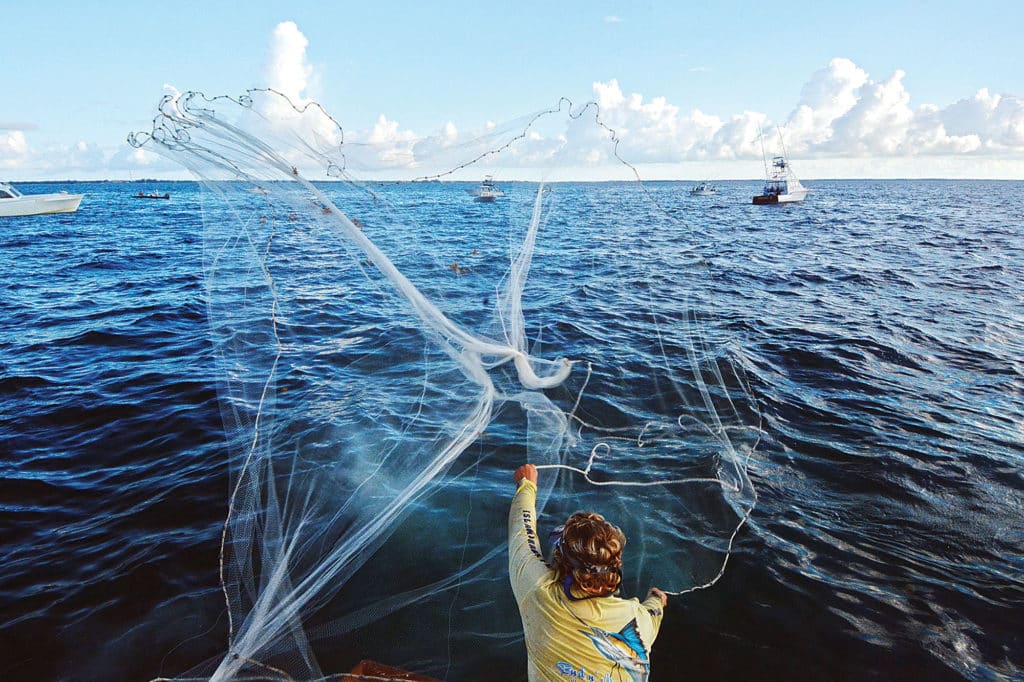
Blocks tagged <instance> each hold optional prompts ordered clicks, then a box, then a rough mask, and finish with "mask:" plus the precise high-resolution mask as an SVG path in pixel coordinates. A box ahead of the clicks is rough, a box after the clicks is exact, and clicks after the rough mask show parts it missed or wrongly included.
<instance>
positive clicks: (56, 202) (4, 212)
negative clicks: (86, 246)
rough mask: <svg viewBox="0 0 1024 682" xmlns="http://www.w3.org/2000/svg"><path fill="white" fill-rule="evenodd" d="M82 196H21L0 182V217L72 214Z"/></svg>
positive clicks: (66, 194)
mask: <svg viewBox="0 0 1024 682" xmlns="http://www.w3.org/2000/svg"><path fill="white" fill-rule="evenodd" d="M84 196H85V195H84V194H68V193H67V192H58V193H56V194H22V193H21V192H19V191H18V190H16V189H14V188H13V187H11V186H10V185H9V184H7V183H6V182H0V217H10V216H20V215H42V214H44V213H74V212H75V211H77V210H78V205H79V204H80V203H82V197H84Z"/></svg>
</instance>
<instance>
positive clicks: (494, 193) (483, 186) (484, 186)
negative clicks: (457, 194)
mask: <svg viewBox="0 0 1024 682" xmlns="http://www.w3.org/2000/svg"><path fill="white" fill-rule="evenodd" d="M471 193H472V194H473V201H483V202H487V203H490V202H492V201H494V200H495V199H497V198H498V197H503V196H505V193H504V192H503V191H502V190H501V188H500V187H498V186H497V185H495V184H494V179H493V178H492V177H491V176H490V175H488V176H487V177H485V178H484V180H483V182H481V183H480V186H479V187H478V188H477V189H475V190H472V191H471Z"/></svg>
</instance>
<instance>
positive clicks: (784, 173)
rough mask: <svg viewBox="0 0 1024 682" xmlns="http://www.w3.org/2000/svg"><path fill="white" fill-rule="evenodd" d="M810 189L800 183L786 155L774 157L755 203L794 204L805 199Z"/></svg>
mask: <svg viewBox="0 0 1024 682" xmlns="http://www.w3.org/2000/svg"><path fill="white" fill-rule="evenodd" d="M808 191H809V190H808V189H807V188H806V187H804V186H803V185H801V184H800V180H799V179H797V177H796V174H794V173H793V171H792V169H791V168H790V167H789V164H788V163H787V162H786V158H785V157H784V156H776V157H773V158H772V170H771V172H770V173H769V175H768V179H767V180H766V181H765V183H764V190H762V191H761V193H760V194H758V195H757V196H755V197H754V203H755V204H792V203H796V202H798V201H803V200H804V198H805V197H806V196H807V192H808Z"/></svg>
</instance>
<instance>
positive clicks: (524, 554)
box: [508, 464, 548, 602]
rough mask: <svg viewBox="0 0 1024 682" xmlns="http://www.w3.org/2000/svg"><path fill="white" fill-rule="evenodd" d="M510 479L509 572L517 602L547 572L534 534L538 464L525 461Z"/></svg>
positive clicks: (535, 532) (535, 531) (538, 541)
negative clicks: (512, 482) (513, 488)
mask: <svg viewBox="0 0 1024 682" xmlns="http://www.w3.org/2000/svg"><path fill="white" fill-rule="evenodd" d="M513 480H515V482H516V485H517V487H516V494H515V497H513V498H512V507H511V508H510V509H509V512H508V575H509V580H510V581H511V582H512V593H513V594H515V596H516V601H517V602H518V601H520V600H521V599H522V597H523V595H524V594H526V592H527V591H529V590H530V589H531V588H532V587H534V586H535V585H536V584H537V583H539V582H540V581H541V579H543V578H544V576H545V575H546V574H547V572H548V567H547V564H545V563H544V555H543V554H542V553H541V549H540V539H539V538H538V537H537V511H536V507H537V467H535V466H533V465H532V464H524V465H523V466H521V467H519V468H518V469H516V472H515V475H514V476H513Z"/></svg>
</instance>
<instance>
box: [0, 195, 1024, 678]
mask: <svg viewBox="0 0 1024 682" xmlns="http://www.w3.org/2000/svg"><path fill="white" fill-rule="evenodd" d="M808 185H809V186H810V188H811V189H812V192H813V193H812V194H811V197H810V199H809V200H808V201H807V202H806V204H804V205H801V206H788V207H755V206H751V205H749V201H750V199H749V197H750V196H751V195H752V193H753V192H754V191H755V189H756V187H757V186H756V184H755V183H740V182H737V183H723V184H722V185H721V193H720V194H719V195H718V196H715V197H690V196H689V195H688V194H687V191H686V190H687V189H688V185H685V184H676V183H653V184H651V185H650V186H649V188H650V191H651V192H652V193H653V194H654V195H655V196H656V197H657V199H658V201H659V202H660V203H661V204H662V206H663V207H664V208H665V209H666V210H667V211H668V212H669V213H670V214H672V215H674V216H676V217H677V218H680V219H681V220H683V221H685V224H686V225H688V226H689V228H690V229H692V230H693V232H692V233H680V234H678V235H677V234H673V233H671V232H668V231H667V230H668V229H669V228H668V227H666V228H664V229H662V230H659V231H657V232H656V233H655V234H653V235H652V237H651V243H652V245H653V246H652V248H659V247H658V244H659V242H661V243H664V244H665V245H666V246H664V248H666V249H667V248H669V247H668V244H670V243H676V242H680V243H682V242H685V243H696V244H700V245H701V246H700V253H699V255H698V257H699V258H700V259H701V261H702V263H703V264H704V273H703V274H702V275H701V276H699V277H698V278H696V279H694V281H693V283H692V285H691V286H692V287H693V288H694V292H693V295H694V299H693V300H694V306H695V307H696V308H697V309H698V312H699V313H700V315H701V316H702V317H703V318H704V319H707V320H708V321H709V322H708V323H709V325H714V326H715V327H717V328H720V329H721V330H723V331H725V332H728V335H729V336H730V338H732V339H733V340H734V342H735V343H736V345H737V348H738V349H739V353H740V355H741V357H742V361H743V365H744V367H743V368H744V369H745V371H746V372H747V374H748V376H749V378H750V382H751V385H750V389H751V392H752V393H753V397H754V398H755V400H756V401H757V404H758V406H759V408H760V410H761V412H762V415H763V420H764V421H763V428H764V430H765V432H766V435H765V439H764V443H763V444H762V446H761V447H760V448H759V450H758V452H757V454H756V455H755V457H754V459H753V460H751V464H750V469H751V477H752V478H753V480H754V484H755V486H756V487H757V489H758V493H759V503H758V507H757V509H756V510H755V512H754V515H753V516H752V518H751V521H750V522H749V523H748V524H747V526H745V527H744V530H743V531H741V533H740V535H739V536H738V540H737V549H736V552H735V554H734V555H733V557H732V559H731V560H730V563H729V567H728V570H727V572H726V574H725V577H724V578H723V579H722V580H721V582H719V583H718V584H717V585H716V586H715V587H714V588H713V589H711V590H707V591H704V592H698V593H695V594H692V595H688V596H686V597H683V598H679V599H676V600H674V601H673V602H672V603H671V604H670V607H669V611H668V615H667V618H666V621H665V625H664V627H663V629H662V633H661V635H660V637H659V639H658V641H657V644H656V645H655V647H654V675H653V678H654V679H655V680H662V681H664V680H675V679H688V678H692V679H727V680H735V679H857V680H859V679H958V678H967V679H1021V678H1022V677H1024V635H1022V632H1024V626H1022V624H1024V426H1022V425H1024V215H1022V208H1021V207H1022V206H1024V183H1019V182H1018V183H1014V182H982V181H977V182H973V181H957V182H954V181H848V182H839V181H832V182H827V181H819V182H814V183H808ZM138 187H139V185H124V184H114V183H96V184H80V185H76V186H75V189H74V191H82V192H85V193H86V195H87V196H86V198H85V200H84V201H83V203H82V206H81V208H80V209H79V211H78V213H75V214H72V215H66V216H42V217H32V218H6V219H2V222H0V556H2V561H0V680H8V679H10V680H47V679H67V680H109V679H151V678H153V677H156V676H158V675H163V674H174V673H177V672H181V671H183V670H187V669H188V668H189V667H190V666H191V665H194V664H195V663H197V662H199V661H201V660H203V659H204V658H206V657H208V656H212V655H216V654H218V653H219V652H221V651H223V649H224V641H225V638H226V633H227V626H226V623H225V621H224V615H223V602H222V596H221V594H220V589H219V584H218V579H217V564H218V558H217V557H218V549H219V544H218V543H219V537H220V529H221V524H222V522H223V518H224V514H225V510H226V503H227V495H228V493H227V486H228V484H227V472H226V467H225V462H226V460H227V455H226V453H225V451H224V450H225V446H224V438H223V433H222V424H221V419H220V414H219V410H218V407H217V397H216V385H217V379H218V377H217V370H216V368H215V365H214V362H213V358H212V356H211V351H210V347H209V343H208V341H207V331H206V322H205V314H206V312H205V311H206V307H205V301H204V295H205V293H204V288H203V281H202V267H201V259H202V239H201V214H200V210H199V204H198V189H197V188H196V187H195V186H194V185H192V184H186V183H181V184H171V183H168V184H166V185H162V186H161V188H160V189H161V191H163V190H167V191H169V192H170V193H171V195H172V199H171V200H170V201H142V200H132V199H130V198H129V194H130V193H131V192H132V191H137V188H138ZM25 189H28V190H30V191H32V192H41V191H47V190H57V189H69V190H70V189H72V188H71V187H70V186H68V187H50V186H47V185H37V186H32V187H29V186H26V187H25ZM145 189H147V190H148V187H147V188H145ZM389 191H392V192H397V193H402V192H407V193H409V194H410V195H413V194H414V193H416V192H424V191H428V190H427V189H425V188H423V187H416V186H412V185H409V186H395V187H392V188H391V189H390V190H389ZM429 191H435V192H437V191H452V192H461V191H462V188H452V189H450V190H449V189H447V188H445V187H434V188H430V189H429ZM573 191H574V192H575V193H577V194H578V195H579V196H581V197H582V196H584V195H585V196H587V197H588V200H589V201H591V202H593V203H599V204H602V205H604V206H605V207H606V210H608V211H610V212H613V213H614V212H616V211H617V210H618V211H619V212H620V213H621V211H622V210H627V209H626V208H624V207H623V208H622V209H621V210H620V209H619V206H620V204H617V202H627V201H629V200H631V199H630V197H631V195H630V193H629V192H628V191H627V190H624V189H623V187H622V186H619V185H614V184H609V185H601V184H596V185H579V186H576V187H574V188H573ZM595 198H596V199H597V200H599V201H597V202H595ZM425 205H426V204H425ZM424 210H425V211H426V209H424ZM445 219H446V216H443V215H438V216H431V215H430V214H429V212H427V213H425V214H424V216H423V217H422V218H421V220H423V221H424V222H425V223H426V224H430V221H432V220H436V221H438V224H440V223H441V222H442V221H445ZM666 225H668V223H666ZM692 256H693V254H692V253H690V254H689V257H691V258H692ZM691 272H692V271H691ZM533 276H535V277H544V274H543V273H541V274H537V273H534V274H533ZM688 276H692V275H688ZM558 277H561V278H563V279H562V280H561V281H567V279H568V278H571V273H558ZM342 658H343V661H342V662H343V663H345V662H346V661H347V659H344V657H342ZM351 662H352V663H354V662H355V661H354V660H353V661H351ZM481 675H482V676H481V677H480V679H485V678H486V679H523V674H522V673H521V672H520V673H517V672H515V671H510V672H509V673H508V674H507V676H505V677H498V678H495V677H494V671H489V672H488V673H487V674H486V675H483V673H481ZM517 675H518V677H517Z"/></svg>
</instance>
